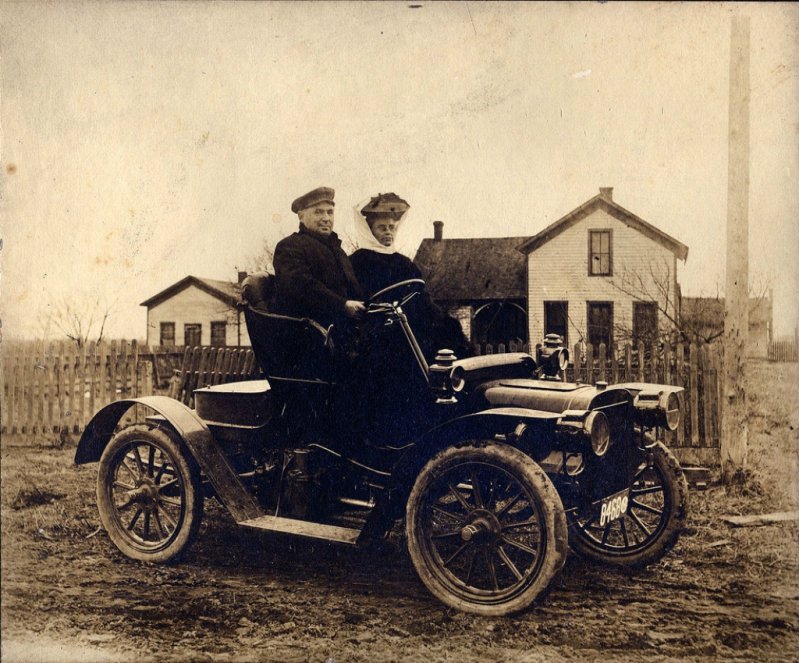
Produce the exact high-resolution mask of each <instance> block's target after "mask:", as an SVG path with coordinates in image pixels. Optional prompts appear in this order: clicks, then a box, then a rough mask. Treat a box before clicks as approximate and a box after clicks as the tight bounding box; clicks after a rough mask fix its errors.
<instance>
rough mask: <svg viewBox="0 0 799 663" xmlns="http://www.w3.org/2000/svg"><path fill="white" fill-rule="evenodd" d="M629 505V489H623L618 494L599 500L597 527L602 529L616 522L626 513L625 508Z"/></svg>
mask: <svg viewBox="0 0 799 663" xmlns="http://www.w3.org/2000/svg"><path fill="white" fill-rule="evenodd" d="M629 503H630V489H629V488H625V489H624V490H620V491H619V492H618V493H614V494H613V495H609V496H608V497H606V498H604V499H602V500H599V502H597V505H598V506H599V526H600V527H604V526H605V525H607V524H608V523H612V522H613V521H614V520H618V519H619V518H621V517H622V516H623V515H624V514H625V513H627V506H628V504H629Z"/></svg>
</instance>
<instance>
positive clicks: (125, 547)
mask: <svg viewBox="0 0 799 663" xmlns="http://www.w3.org/2000/svg"><path fill="white" fill-rule="evenodd" d="M134 441H143V442H146V443H148V444H151V445H153V446H155V447H157V448H159V449H161V450H162V451H163V452H165V453H166V454H167V456H169V458H170V461H171V463H172V465H173V467H174V468H175V471H176V472H177V474H178V476H179V477H180V481H181V483H182V485H183V486H184V493H183V494H184V499H185V503H186V506H185V509H184V515H183V518H182V520H181V521H180V522H179V523H178V527H177V530H178V531H177V535H176V536H174V537H173V538H172V540H171V541H169V542H168V544H167V545H166V546H164V547H163V548H159V549H156V550H153V551H144V550H141V549H139V548H137V547H136V546H134V545H133V544H132V543H131V541H130V538H129V537H128V536H127V534H125V532H124V530H123V529H122V528H121V526H120V523H119V522H118V521H117V519H116V517H115V515H114V514H115V513H116V508H115V506H114V504H113V499H112V497H111V493H110V490H109V486H110V481H112V480H113V472H114V468H115V466H116V465H115V464H116V462H117V456H118V454H119V453H121V452H122V450H123V449H124V448H125V447H126V446H127V445H129V444H130V443H131V442H134ZM97 509H98V511H99V512H100V521H101V522H102V524H103V527H104V528H105V530H106V532H107V533H108V538H110V539H111V541H112V542H113V544H114V545H115V546H116V547H117V548H119V550H120V551H121V552H122V553H123V554H124V555H126V556H127V557H130V558H131V559H135V560H139V561H142V562H153V563H163V562H169V561H174V560H176V559H178V558H179V557H180V555H182V554H183V553H185V552H186V550H188V548H189V546H191V544H192V543H193V541H194V539H195V537H196V535H197V532H198V531H199V529H200V523H201V522H202V515H203V492H202V487H201V483H200V471H199V468H198V467H197V464H196V462H195V461H194V459H193V458H191V457H190V456H188V454H187V453H186V451H184V448H183V445H182V444H181V443H180V442H179V441H178V440H177V438H176V436H175V434H174V433H171V431H170V432H167V431H165V430H163V429H160V428H151V427H145V426H131V427H129V428H126V429H124V430H122V431H120V432H119V433H117V434H116V435H115V436H114V437H113V438H112V440H111V442H109V444H108V445H107V446H106V448H105V450H104V451H103V454H102V456H101V458H100V466H99V470H98V473H97Z"/></svg>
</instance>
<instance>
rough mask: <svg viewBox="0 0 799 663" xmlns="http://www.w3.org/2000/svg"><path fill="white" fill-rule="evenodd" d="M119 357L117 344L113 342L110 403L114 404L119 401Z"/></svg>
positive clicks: (110, 349)
mask: <svg viewBox="0 0 799 663" xmlns="http://www.w3.org/2000/svg"><path fill="white" fill-rule="evenodd" d="M118 361H119V356H118V354H117V342H116V341H111V347H110V348H109V352H108V363H109V365H110V368H111V371H110V373H111V374H110V375H109V376H108V402H109V403H113V402H114V401H115V400H116V399H117V363H118Z"/></svg>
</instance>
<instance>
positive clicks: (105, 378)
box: [0, 340, 153, 436]
mask: <svg viewBox="0 0 799 663" xmlns="http://www.w3.org/2000/svg"><path fill="white" fill-rule="evenodd" d="M3 346H4V347H3V362H2V383H3V386H2V400H1V403H2V412H0V418H1V419H2V421H1V422H0V425H1V426H2V428H1V430H2V433H4V434H12V435H13V434H22V435H39V436H48V435H60V436H69V435H71V434H73V433H79V432H81V431H82V430H83V429H84V428H85V426H86V424H87V423H88V422H89V420H90V419H91V417H92V416H93V415H94V413H95V412H96V411H97V410H99V409H100V408H101V407H102V406H103V405H106V404H108V403H111V402H113V401H116V400H120V399H123V398H131V397H136V396H144V395H147V394H152V393H153V389H152V385H153V377H152V363H150V362H147V361H141V357H140V355H139V345H138V343H137V342H136V341H124V340H123V341H111V342H109V343H99V344H98V343H90V344H89V345H85V346H83V347H82V348H78V347H77V345H76V344H75V343H71V342H66V341H62V342H50V343H45V342H36V343H33V342H18V343H4V344H3Z"/></svg>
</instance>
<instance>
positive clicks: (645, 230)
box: [518, 193, 688, 260]
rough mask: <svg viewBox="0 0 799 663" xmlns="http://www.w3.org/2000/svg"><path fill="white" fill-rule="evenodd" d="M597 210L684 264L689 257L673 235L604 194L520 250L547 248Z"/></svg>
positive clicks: (544, 230) (539, 234)
mask: <svg viewBox="0 0 799 663" xmlns="http://www.w3.org/2000/svg"><path fill="white" fill-rule="evenodd" d="M597 209H602V210H604V211H605V212H607V213H608V214H610V215H611V216H612V217H614V218H616V219H618V220H619V221H621V222H622V223H623V224H625V225H626V226H628V227H630V228H633V229H635V230H637V231H638V232H640V233H641V234H642V235H645V236H646V237H648V238H649V239H651V240H653V241H655V242H657V243H658V244H661V245H662V246H664V247H666V248H667V249H668V250H669V251H671V252H672V253H673V254H674V255H675V256H677V258H679V259H680V260H685V259H686V258H687V257H688V247H687V246H686V245H685V244H683V243H682V242H680V241H679V240H676V239H674V238H673V237H672V236H671V235H667V234H666V233H664V232H663V231H662V230H660V229H659V228H656V227H655V226H653V225H652V224H651V223H647V222H646V221H644V220H643V219H642V218H641V217H639V216H636V215H635V214H633V213H632V212H630V211H629V210H626V209H624V208H623V207H622V206H621V205H619V204H618V203H616V202H614V201H613V199H612V198H611V197H610V196H608V195H605V194H603V193H599V194H597V195H596V196H594V197H593V198H591V199H590V200H588V201H586V202H584V203H583V204H582V205H580V206H579V207H578V208H577V209H574V210H572V211H571V212H569V213H568V214H567V215H566V216H564V217H561V218H560V219H558V220H557V221H555V223H553V224H551V225H549V226H547V227H546V228H544V229H543V230H542V231H541V232H540V233H538V234H537V235H533V236H532V237H530V238H527V239H526V240H525V241H524V242H523V243H522V244H521V245H520V246H519V247H518V248H519V251H522V252H523V253H525V254H530V253H532V252H533V251H535V250H536V249H537V248H539V247H540V246H542V245H543V244H546V243H547V242H548V241H549V240H551V239H554V238H555V237H557V236H558V235H560V234H561V233H562V232H563V231H564V230H567V229H568V228H571V227H572V226H573V225H574V224H576V223H579V222H580V221H582V220H583V219H584V218H585V217H587V216H588V215H589V214H591V212H594V211H595V210H597Z"/></svg>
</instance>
